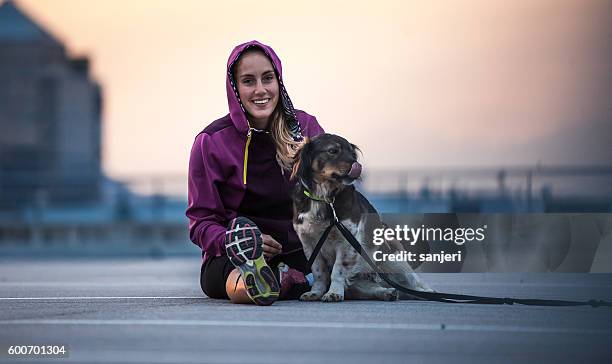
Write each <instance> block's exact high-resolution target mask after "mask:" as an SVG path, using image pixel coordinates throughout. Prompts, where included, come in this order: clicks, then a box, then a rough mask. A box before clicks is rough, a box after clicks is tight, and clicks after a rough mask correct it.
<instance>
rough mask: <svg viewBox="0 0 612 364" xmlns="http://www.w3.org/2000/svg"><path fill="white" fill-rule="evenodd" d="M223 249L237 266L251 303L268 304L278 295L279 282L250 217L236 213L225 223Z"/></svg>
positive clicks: (259, 233)
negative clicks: (226, 224)
mask: <svg viewBox="0 0 612 364" xmlns="http://www.w3.org/2000/svg"><path fill="white" fill-rule="evenodd" d="M225 252H226V254H227V256H228V257H229V260H230V262H232V264H233V265H234V266H235V267H236V268H238V269H239V270H240V275H241V277H242V279H243V281H244V285H245V287H246V290H247V294H248V295H249V297H250V298H251V299H252V300H253V302H254V303H255V304H257V305H261V306H268V305H271V304H272V303H274V301H276V300H277V299H278V295H279V290H280V289H279V284H278V281H277V280H276V277H274V273H273V272H272V269H270V267H269V266H268V265H267V264H266V261H265V259H264V256H263V240H262V238H261V231H259V228H258V227H257V225H255V223H254V222H253V221H251V220H249V219H247V218H246V217H237V218H235V219H233V220H232V221H231V222H230V223H229V226H228V229H227V232H226V233H225Z"/></svg>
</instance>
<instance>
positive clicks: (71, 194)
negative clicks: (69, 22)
mask: <svg viewBox="0 0 612 364" xmlns="http://www.w3.org/2000/svg"><path fill="white" fill-rule="evenodd" d="M101 105H102V97H101V90H100V86H99V85H98V84H97V83H96V82H95V81H93V80H92V79H90V76H89V60H88V59H87V58H77V59H75V58H69V57H68V56H67V55H66V50H65V48H64V46H63V45H62V44H61V43H60V42H59V41H58V40H56V39H55V38H53V36H52V35H50V34H49V33H48V32H47V31H45V30H44V29H42V28H41V27H40V26H39V25H37V24H36V23H35V22H33V21H32V20H31V19H29V18H28V17H27V16H26V15H24V13H23V12H22V11H21V10H20V9H19V8H17V6H16V5H15V4H14V3H13V2H12V1H7V2H4V3H3V4H1V5H0V208H20V207H25V206H28V205H32V204H50V205H54V204H71V203H82V202H93V201H97V200H98V198H99V193H100V192H99V190H100V181H101V177H102V173H101V158H100V155H101V120H102V119H101Z"/></svg>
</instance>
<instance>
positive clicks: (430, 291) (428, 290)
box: [416, 283, 436, 293]
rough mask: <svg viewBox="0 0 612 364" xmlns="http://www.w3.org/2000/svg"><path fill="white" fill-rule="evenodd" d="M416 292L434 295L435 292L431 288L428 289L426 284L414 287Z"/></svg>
mask: <svg viewBox="0 0 612 364" xmlns="http://www.w3.org/2000/svg"><path fill="white" fill-rule="evenodd" d="M416 290H417V291H421V292H429V293H435V292H436V291H434V290H433V289H432V288H431V287H429V286H428V285H427V284H426V283H420V284H418V285H417V286H416Z"/></svg>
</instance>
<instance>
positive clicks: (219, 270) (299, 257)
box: [200, 250, 310, 299]
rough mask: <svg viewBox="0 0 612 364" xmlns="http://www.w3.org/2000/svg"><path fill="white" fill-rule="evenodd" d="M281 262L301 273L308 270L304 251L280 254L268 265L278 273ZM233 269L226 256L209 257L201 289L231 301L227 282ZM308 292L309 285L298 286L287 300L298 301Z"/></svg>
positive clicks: (202, 277) (203, 272)
mask: <svg viewBox="0 0 612 364" xmlns="http://www.w3.org/2000/svg"><path fill="white" fill-rule="evenodd" d="M280 262H283V263H285V264H287V265H288V266H289V267H291V268H294V269H297V270H299V271H301V272H304V271H305V270H306V257H305V256H304V251H303V250H300V251H297V252H293V253H289V254H282V255H280V254H279V255H277V256H275V257H274V258H272V259H271V260H270V261H269V262H268V265H269V266H270V268H272V271H274V272H276V271H277V268H278V264H279V263H280ZM233 269H234V265H233V264H232V263H231V262H230V260H229V258H228V257H227V256H226V255H222V256H220V257H209V258H208V259H207V260H206V262H204V263H203V264H202V269H201V271H200V287H202V291H203V292H204V294H205V295H206V296H208V297H210V298H221V299H229V297H227V292H226V291H225V282H227V277H229V275H230V273H231V271H232V270H233ZM308 290H310V288H309V286H308V285H296V286H294V289H291V292H290V294H289V295H288V297H287V299H296V298H298V297H299V296H300V295H301V294H302V293H304V292H306V291H308Z"/></svg>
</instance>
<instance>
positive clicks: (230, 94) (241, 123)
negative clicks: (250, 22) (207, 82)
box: [225, 40, 303, 141]
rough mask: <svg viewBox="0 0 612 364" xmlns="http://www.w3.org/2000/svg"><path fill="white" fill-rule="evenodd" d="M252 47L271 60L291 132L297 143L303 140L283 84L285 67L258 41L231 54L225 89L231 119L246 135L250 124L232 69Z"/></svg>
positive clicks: (273, 53) (239, 47)
mask: <svg viewBox="0 0 612 364" xmlns="http://www.w3.org/2000/svg"><path fill="white" fill-rule="evenodd" d="M252 47H257V48H259V49H261V50H262V51H263V52H264V53H265V54H266V56H268V58H270V61H272V66H273V67H274V71H275V72H276V77H277V79H278V83H279V94H280V97H279V102H280V103H281V105H280V106H281V108H282V112H283V114H284V116H285V120H286V122H287V126H288V129H289V132H290V133H291V136H292V137H293V139H294V140H295V141H300V140H302V139H303V136H302V130H301V128H300V124H299V122H298V119H297V116H296V114H295V109H294V108H293V104H292V103H291V99H290V98H289V94H288V93H287V90H286V89H285V85H284V83H283V67H282V64H281V61H280V59H279V58H278V56H277V55H276V53H275V52H274V50H273V49H272V48H270V47H269V46H267V45H265V44H262V43H260V42H258V41H256V40H252V41H250V42H246V43H243V44H240V45H238V46H236V48H234V50H233V51H232V53H231V54H230V56H229V59H228V60H227V75H226V81H225V87H226V90H227V103H228V106H229V111H230V117H231V119H232V121H233V123H234V126H235V127H236V129H238V131H240V132H244V133H245V134H246V133H247V132H248V130H249V123H248V121H247V117H246V111H245V110H244V107H243V106H242V102H241V101H240V96H239V95H238V89H237V87H236V83H235V81H234V77H233V75H232V69H233V67H234V64H235V63H236V61H237V60H238V58H240V55H241V54H242V53H243V52H244V51H245V50H247V49H249V48H252Z"/></svg>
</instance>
